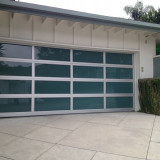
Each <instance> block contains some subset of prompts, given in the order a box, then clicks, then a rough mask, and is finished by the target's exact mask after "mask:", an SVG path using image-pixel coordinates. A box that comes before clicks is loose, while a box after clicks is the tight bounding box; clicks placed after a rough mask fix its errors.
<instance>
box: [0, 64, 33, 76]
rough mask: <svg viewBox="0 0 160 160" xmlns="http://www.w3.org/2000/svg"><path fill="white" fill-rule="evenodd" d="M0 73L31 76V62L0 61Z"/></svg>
mask: <svg viewBox="0 0 160 160" xmlns="http://www.w3.org/2000/svg"><path fill="white" fill-rule="evenodd" d="M0 75H4V76H32V64H31V63H22V62H15V61H12V62H10V61H2V62H0Z"/></svg>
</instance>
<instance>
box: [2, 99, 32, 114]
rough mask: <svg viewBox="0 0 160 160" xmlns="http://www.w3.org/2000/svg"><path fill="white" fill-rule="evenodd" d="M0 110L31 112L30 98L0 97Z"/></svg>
mask: <svg viewBox="0 0 160 160" xmlns="http://www.w3.org/2000/svg"><path fill="white" fill-rule="evenodd" d="M0 112H2V113H4V112H31V98H0Z"/></svg>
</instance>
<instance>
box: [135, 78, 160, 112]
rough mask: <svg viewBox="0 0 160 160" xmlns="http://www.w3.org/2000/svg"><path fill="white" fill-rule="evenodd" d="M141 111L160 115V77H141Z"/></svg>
mask: <svg viewBox="0 0 160 160" xmlns="http://www.w3.org/2000/svg"><path fill="white" fill-rule="evenodd" d="M138 87H139V103H140V112H145V113H151V114H155V115H160V79H156V78H155V79H154V78H153V79H139V80H138Z"/></svg>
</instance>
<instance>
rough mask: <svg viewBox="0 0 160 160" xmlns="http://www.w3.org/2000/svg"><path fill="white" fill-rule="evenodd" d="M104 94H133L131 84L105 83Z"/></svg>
mask: <svg viewBox="0 0 160 160" xmlns="http://www.w3.org/2000/svg"><path fill="white" fill-rule="evenodd" d="M106 93H133V83H132V82H107V83H106Z"/></svg>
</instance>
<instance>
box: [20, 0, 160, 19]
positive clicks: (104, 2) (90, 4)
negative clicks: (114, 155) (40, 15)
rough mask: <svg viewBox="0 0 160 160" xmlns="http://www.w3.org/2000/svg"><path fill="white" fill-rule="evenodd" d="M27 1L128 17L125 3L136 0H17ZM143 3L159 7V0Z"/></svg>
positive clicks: (135, 0) (131, 3)
mask: <svg viewBox="0 0 160 160" xmlns="http://www.w3.org/2000/svg"><path fill="white" fill-rule="evenodd" d="M19 1H21V2H22V1H23V2H28V3H35V4H41V5H46V6H51V7H58V8H64V9H70V10H75V11H81V12H87V13H93V14H99V15H105V16H111V17H122V18H128V17H129V16H127V15H126V13H125V12H124V10H123V8H124V7H125V6H126V5H134V4H135V3H136V2H137V0H19ZM142 2H143V3H144V6H145V5H152V6H154V7H155V9H158V8H160V0H143V1H142Z"/></svg>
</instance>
